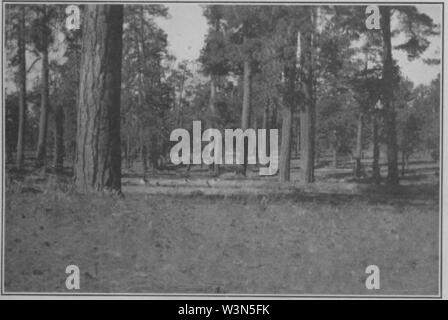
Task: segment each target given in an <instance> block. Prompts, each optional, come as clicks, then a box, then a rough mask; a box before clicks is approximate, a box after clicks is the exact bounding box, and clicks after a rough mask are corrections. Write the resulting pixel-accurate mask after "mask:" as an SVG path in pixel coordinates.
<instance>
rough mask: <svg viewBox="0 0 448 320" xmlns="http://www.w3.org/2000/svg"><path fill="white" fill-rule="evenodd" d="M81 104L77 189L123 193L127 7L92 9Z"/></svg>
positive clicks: (84, 46) (86, 32)
mask: <svg viewBox="0 0 448 320" xmlns="http://www.w3.org/2000/svg"><path fill="white" fill-rule="evenodd" d="M82 21H83V28H84V29H83V40H82V58H81V74H80V88H79V100H78V101H79V102H78V131H77V152H76V163H75V184H76V186H77V188H78V189H79V190H80V191H81V192H89V191H103V190H110V191H113V192H115V193H121V150H120V148H121V143H120V96H121V63H122V33H123V6H122V5H87V6H86V9H85V11H84V16H83V19H82Z"/></svg>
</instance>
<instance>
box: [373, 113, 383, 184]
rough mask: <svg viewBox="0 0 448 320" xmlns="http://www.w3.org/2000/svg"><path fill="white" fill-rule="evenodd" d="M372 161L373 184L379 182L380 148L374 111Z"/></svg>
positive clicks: (376, 117)
mask: <svg viewBox="0 0 448 320" xmlns="http://www.w3.org/2000/svg"><path fill="white" fill-rule="evenodd" d="M372 127H373V162H372V178H373V181H374V182H375V184H380V182H381V173H380V166H379V161H380V148H379V142H378V116H377V114H376V113H375V114H374V115H373V124H372Z"/></svg>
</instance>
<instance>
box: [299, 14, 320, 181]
mask: <svg viewBox="0 0 448 320" xmlns="http://www.w3.org/2000/svg"><path fill="white" fill-rule="evenodd" d="M306 10H307V15H306V19H305V20H306V21H305V22H304V24H305V25H306V26H308V30H307V31H306V32H302V34H301V35H300V43H301V45H302V49H301V50H302V52H301V65H302V68H303V70H302V79H301V80H302V84H303V94H304V101H303V103H304V105H303V106H302V108H301V113H300V130H301V137H300V138H301V147H302V148H301V156H300V159H301V163H302V179H303V181H304V182H305V183H310V182H314V154H315V127H316V108H315V100H314V79H313V48H312V45H313V44H312V36H313V32H314V30H312V29H313V21H312V10H313V8H310V7H307V8H306Z"/></svg>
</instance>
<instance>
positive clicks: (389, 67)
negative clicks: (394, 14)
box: [380, 6, 399, 185]
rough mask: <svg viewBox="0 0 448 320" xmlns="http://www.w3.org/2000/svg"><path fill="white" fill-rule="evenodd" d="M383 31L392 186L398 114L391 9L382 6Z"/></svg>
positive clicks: (395, 170) (396, 177)
mask: <svg viewBox="0 0 448 320" xmlns="http://www.w3.org/2000/svg"><path fill="white" fill-rule="evenodd" d="M380 12H381V31H382V34H383V104H384V112H385V129H386V142H387V180H388V183H390V184H392V185H397V184H398V183H399V175H398V150H397V131H396V112H395V108H394V105H393V103H392V99H393V86H394V83H393V82H394V80H393V77H394V75H393V61H392V44H391V35H390V7H388V6H380Z"/></svg>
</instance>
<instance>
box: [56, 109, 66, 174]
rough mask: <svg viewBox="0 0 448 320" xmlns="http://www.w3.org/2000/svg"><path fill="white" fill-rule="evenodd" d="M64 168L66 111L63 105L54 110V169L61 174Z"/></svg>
mask: <svg viewBox="0 0 448 320" xmlns="http://www.w3.org/2000/svg"><path fill="white" fill-rule="evenodd" d="M63 167H64V110H63V106H62V105H57V106H55V109H54V168H55V170H56V172H61V171H62V169H63Z"/></svg>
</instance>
